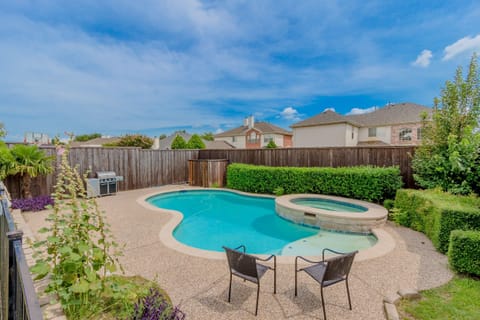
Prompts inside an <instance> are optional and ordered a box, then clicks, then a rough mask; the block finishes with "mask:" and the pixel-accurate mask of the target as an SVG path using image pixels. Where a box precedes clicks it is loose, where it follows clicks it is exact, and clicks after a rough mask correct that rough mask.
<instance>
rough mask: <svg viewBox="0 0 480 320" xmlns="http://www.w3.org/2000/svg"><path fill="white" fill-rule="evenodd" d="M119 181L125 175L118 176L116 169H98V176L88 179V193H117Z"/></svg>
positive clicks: (91, 194) (103, 194)
mask: <svg viewBox="0 0 480 320" xmlns="http://www.w3.org/2000/svg"><path fill="white" fill-rule="evenodd" d="M118 181H123V177H122V176H117V175H116V173H115V171H98V172H97V178H94V179H88V181H87V195H88V196H89V197H97V196H106V195H110V194H115V193H117V183H118Z"/></svg>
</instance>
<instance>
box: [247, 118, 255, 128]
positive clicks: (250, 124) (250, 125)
mask: <svg viewBox="0 0 480 320" xmlns="http://www.w3.org/2000/svg"><path fill="white" fill-rule="evenodd" d="M247 123H248V129H252V128H253V126H254V124H255V119H254V118H253V116H250V117H248V118H247Z"/></svg>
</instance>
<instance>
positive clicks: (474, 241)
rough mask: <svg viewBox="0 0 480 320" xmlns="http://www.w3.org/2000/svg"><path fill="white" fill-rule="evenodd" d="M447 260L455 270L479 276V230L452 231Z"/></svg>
mask: <svg viewBox="0 0 480 320" xmlns="http://www.w3.org/2000/svg"><path fill="white" fill-rule="evenodd" d="M448 261H449V262H450V265H451V266H452V268H453V269H455V270H456V271H457V272H461V273H468V274H472V275H476V276H480V231H463V230H454V231H452V233H451V234H450V245H449V247H448Z"/></svg>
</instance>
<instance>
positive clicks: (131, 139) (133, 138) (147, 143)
mask: <svg viewBox="0 0 480 320" xmlns="http://www.w3.org/2000/svg"><path fill="white" fill-rule="evenodd" d="M109 146H116V147H138V148H142V149H150V148H151V147H152V146H153V139H152V138H150V137H147V136H144V135H142V134H127V135H125V136H123V137H121V138H120V141H118V142H116V143H111V144H109Z"/></svg>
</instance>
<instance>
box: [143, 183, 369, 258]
mask: <svg viewBox="0 0 480 320" xmlns="http://www.w3.org/2000/svg"><path fill="white" fill-rule="evenodd" d="M147 201H148V202H149V203H150V204H152V205H154V206H156V207H159V208H163V209H170V210H176V211H179V212H181V213H182V214H183V220H182V222H181V223H180V224H179V225H178V226H177V227H176V228H175V230H174V231H173V236H174V238H175V239H176V240H177V241H179V242H181V243H183V244H185V245H188V246H191V247H194V248H198V249H203V250H210V251H218V252H220V251H223V250H222V246H229V247H236V246H238V245H240V244H244V245H245V246H246V247H247V250H248V252H249V253H255V254H277V255H290V256H291V255H318V254H320V253H321V251H322V249H323V248H324V247H329V248H331V249H336V250H339V251H353V250H360V249H365V248H369V247H371V246H373V245H374V244H375V243H376V242H377V239H376V238H375V237H374V236H373V235H371V234H369V235H364V234H354V233H338V232H332V231H324V230H319V229H317V228H313V227H309V226H304V225H300V224H295V223H293V222H290V221H288V220H285V219H283V218H281V217H279V216H278V215H277V214H276V213H275V200H274V199H273V198H269V197H256V196H247V195H242V194H237V193H234V192H230V191H222V190H188V191H175V192H167V193H162V194H158V195H155V196H153V197H150V198H148V199H147Z"/></svg>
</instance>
